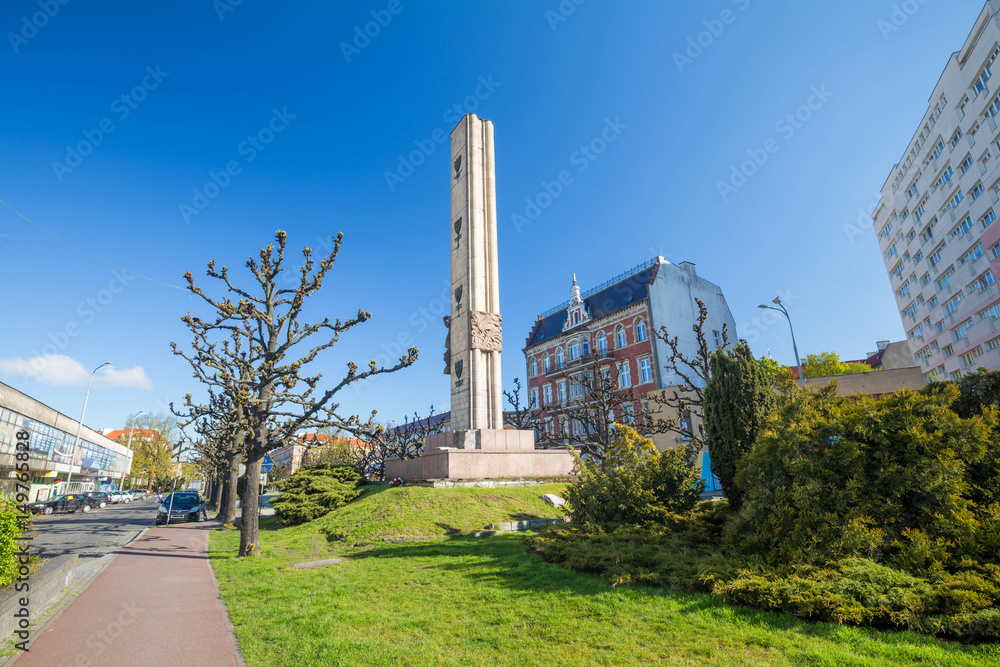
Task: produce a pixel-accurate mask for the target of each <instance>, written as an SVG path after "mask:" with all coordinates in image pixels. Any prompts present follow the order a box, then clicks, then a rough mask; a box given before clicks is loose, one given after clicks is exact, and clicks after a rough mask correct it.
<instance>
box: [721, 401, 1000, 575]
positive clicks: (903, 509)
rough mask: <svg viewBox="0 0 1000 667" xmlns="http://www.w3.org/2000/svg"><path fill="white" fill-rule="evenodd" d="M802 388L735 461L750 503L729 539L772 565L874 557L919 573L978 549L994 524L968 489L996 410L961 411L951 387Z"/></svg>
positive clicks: (982, 554)
mask: <svg viewBox="0 0 1000 667" xmlns="http://www.w3.org/2000/svg"><path fill="white" fill-rule="evenodd" d="M835 391H836V388H835V387H829V388H827V389H824V390H822V391H820V392H818V393H815V394H813V393H809V392H799V393H798V394H797V395H796V396H795V397H794V398H792V399H791V400H789V402H788V403H787V404H786V405H785V406H784V407H783V408H782V409H781V411H780V412H779V415H778V416H777V418H776V419H775V421H774V422H772V426H771V428H770V429H769V430H767V431H765V432H764V434H763V435H762V436H761V438H760V439H759V440H758V442H757V445H756V446H755V447H754V449H753V450H752V451H751V452H750V454H748V455H747V456H746V457H745V458H744V459H743V461H742V462H741V464H740V469H739V474H738V476H737V481H738V483H739V484H740V485H741V486H742V487H743V489H744V492H745V499H746V504H745V508H744V510H745V511H743V512H741V513H740V514H739V515H738V516H737V518H736V520H735V521H734V523H733V526H732V527H731V531H730V533H729V534H730V536H731V538H732V544H733V546H735V547H737V548H739V549H740V550H742V551H743V552H745V553H761V554H766V558H767V560H768V561H769V562H770V563H772V564H773V565H782V564H795V563H810V564H822V563H824V562H827V561H836V560H840V559H842V558H846V557H860V558H871V559H872V560H875V561H877V562H880V563H883V564H886V565H894V566H898V567H900V568H901V569H903V570H905V571H907V572H910V573H911V574H914V575H924V574H933V573H934V572H937V571H940V570H942V569H948V568H950V567H952V566H953V564H954V563H955V562H957V560H958V559H960V558H962V557H964V556H974V557H977V558H980V559H982V560H983V562H997V559H998V558H1000V554H997V553H996V552H995V551H994V552H992V553H990V552H989V551H988V550H987V549H984V548H983V547H984V546H985V544H986V543H987V542H988V540H989V539H990V538H989V535H988V533H989V528H990V526H995V525H996V524H995V523H993V524H990V522H991V521H993V518H992V517H993V516H994V515H993V514H991V513H990V511H989V508H984V507H981V506H979V505H977V504H976V503H975V502H974V501H973V499H972V498H971V497H970V495H969V490H970V489H969V483H968V474H969V469H970V468H971V467H974V466H976V465H978V464H979V462H980V461H981V460H982V458H983V456H984V455H985V453H986V451H987V450H988V448H989V447H990V446H994V445H993V443H992V442H991V439H992V438H993V437H994V436H993V427H994V426H995V421H996V420H995V414H993V413H992V412H991V413H989V414H984V415H983V416H981V417H973V418H971V419H962V418H960V417H959V416H958V415H956V414H955V413H954V412H952V411H951V409H950V407H949V406H950V405H951V403H953V402H954V400H955V398H956V396H957V390H956V389H955V388H954V387H945V388H944V389H943V390H942V391H940V392H938V393H936V394H934V395H928V394H923V393H919V394H918V393H914V392H911V391H901V392H898V393H896V394H893V395H891V396H887V397H883V398H879V399H875V398H870V397H852V398H851V399H847V398H837V397H836V396H835Z"/></svg>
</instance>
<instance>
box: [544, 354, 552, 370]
mask: <svg viewBox="0 0 1000 667" xmlns="http://www.w3.org/2000/svg"><path fill="white" fill-rule="evenodd" d="M550 370H552V360H551V358H550V357H549V353H548V352H546V353H545V356H543V357H542V371H543V372H545V373H548V372H549V371H550Z"/></svg>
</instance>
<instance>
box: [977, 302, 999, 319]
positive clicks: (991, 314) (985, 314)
mask: <svg viewBox="0 0 1000 667" xmlns="http://www.w3.org/2000/svg"><path fill="white" fill-rule="evenodd" d="M976 316H977V317H978V318H979V319H980V320H985V319H987V318H989V319H991V320H995V319H997V318H998V317H1000V303H995V304H993V305H992V306H990V307H989V308H987V309H986V310H981V311H979V312H978V313H977V314H976Z"/></svg>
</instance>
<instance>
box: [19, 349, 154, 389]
mask: <svg viewBox="0 0 1000 667" xmlns="http://www.w3.org/2000/svg"><path fill="white" fill-rule="evenodd" d="M92 372H93V369H92V368H91V369H88V368H87V367H85V366H84V365H83V364H81V363H80V362H79V361H77V360H75V359H73V358H71V357H68V356H66V355H65V354H43V355H39V356H37V357H31V358H30V359H24V358H22V357H11V358H10V359H0V374H2V375H5V376H10V375H19V376H21V377H22V378H25V379H28V380H34V381H35V382H38V383H39V384H51V385H56V386H66V385H69V386H72V385H85V384H87V382H88V381H89V379H90V374H91V373H92ZM94 384H95V385H96V386H104V387H131V388H133V389H145V390H146V391H150V390H152V389H153V381H152V380H150V379H149V377H148V376H147V375H146V371H145V370H144V369H143V367H142V366H136V367H135V368H124V369H116V368H105V369H104V370H102V371H101V372H100V373H99V374H98V375H97V376H96V377H95V378H94Z"/></svg>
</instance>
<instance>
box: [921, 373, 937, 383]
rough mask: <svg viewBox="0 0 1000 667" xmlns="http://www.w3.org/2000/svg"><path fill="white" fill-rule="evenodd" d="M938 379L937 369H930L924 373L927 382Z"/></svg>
mask: <svg viewBox="0 0 1000 667" xmlns="http://www.w3.org/2000/svg"><path fill="white" fill-rule="evenodd" d="M936 380H937V372H936V371H928V372H926V373H924V382H926V383H927V384H930V383H931V382H935V381H936Z"/></svg>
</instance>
